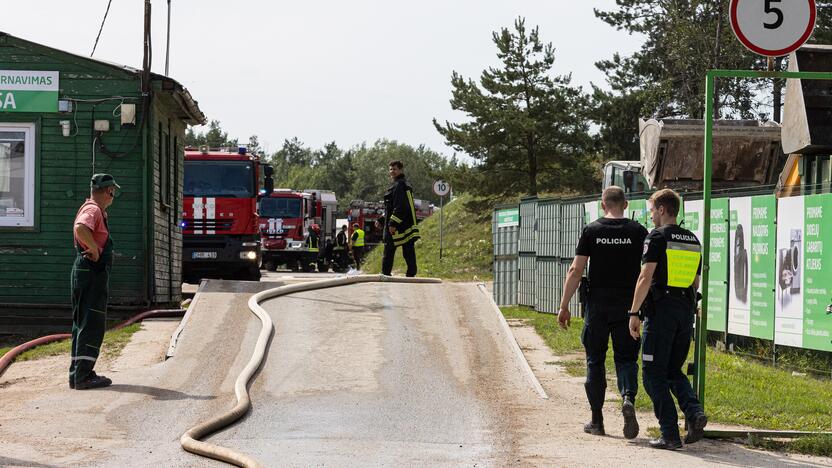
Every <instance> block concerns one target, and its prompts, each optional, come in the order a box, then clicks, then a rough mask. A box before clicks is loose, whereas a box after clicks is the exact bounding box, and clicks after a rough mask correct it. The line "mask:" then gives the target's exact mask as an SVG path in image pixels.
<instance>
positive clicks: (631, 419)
mask: <svg viewBox="0 0 832 468" xmlns="http://www.w3.org/2000/svg"><path fill="white" fill-rule="evenodd" d="M621 414H622V415H623V416H624V438H625V439H635V438H636V436H638V421H636V406H635V404H634V402H633V397H631V396H629V395H626V396H625V397H624V404H623V405H621Z"/></svg>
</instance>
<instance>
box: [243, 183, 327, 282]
mask: <svg viewBox="0 0 832 468" xmlns="http://www.w3.org/2000/svg"><path fill="white" fill-rule="evenodd" d="M337 205H338V201H337V199H336V197H335V193H334V192H331V191H328V190H314V189H313V190H304V191H302V192H298V191H294V190H290V189H277V190H275V191H273V192H272V193H271V195H268V196H263V197H261V198H260V206H259V209H258V212H259V213H260V234H261V239H262V246H263V266H264V267H265V268H266V269H267V270H270V271H275V270H276V269H277V268H278V266H280V265H286V267H287V268H290V269H291V270H292V271H298V270H303V271H307V272H308V271H314V269H315V266H317V268H318V271H327V270H328V269H329V264H328V261H327V260H326V257H325V254H326V246H327V241H329V242H334V241H335V216H336V214H337V208H338V206H337ZM313 224H317V225H318V226H319V227H320V228H321V232H320V240H319V246H318V248H319V251H318V252H317V253H316V252H310V251H309V249H308V248H307V246H306V237H307V234H308V228H309V226H312V225H313Z"/></svg>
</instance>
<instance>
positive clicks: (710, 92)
mask: <svg viewBox="0 0 832 468" xmlns="http://www.w3.org/2000/svg"><path fill="white" fill-rule="evenodd" d="M728 8H729V16H730V19H731V29H732V30H733V31H734V35H736V37H737V39H738V40H739V41H740V42H741V43H742V44H743V45H744V46H745V47H746V48H748V49H749V50H750V51H752V52H754V53H755V54H758V55H762V56H764V57H767V58H769V70H768V71H753V70H709V71H708V72H707V73H706V75H705V142H704V153H705V154H704V158H705V160H704V167H703V172H704V174H703V187H702V188H703V205H704V207H703V212H704V216H703V231H702V259H703V268H702V313H701V314H700V317H697V319H696V347H695V350H694V365H695V374H694V389H695V390H696V394H697V396H698V397H699V400H700V402H701V403H702V405H703V406H704V405H705V367H706V354H707V353H706V352H707V338H708V330H707V325H708V324H707V321H708V286H709V285H708V282H709V279H710V275H709V265H710V241H711V239H710V238H711V234H710V230H711V217H710V214H711V183H712V178H711V169H712V158H713V125H714V108H713V96H714V90H715V80H716V78H750V79H761V78H762V79H787V78H792V79H810V80H811V79H815V80H832V73H825V72H799V71H793V72H780V71H772V70H771V69H772V64H773V60H771V59H773V58H774V57H780V56H784V55H788V54H790V53H792V52H794V51H796V50H797V49H799V48H800V47H801V46H802V45H803V44H804V43H805V42H806V41H807V40H808V39H809V37H811V35H812V31H813V30H814V28H815V21H816V18H817V8H816V6H815V0H787V1H784V0H731V3H730V5H729V7H728Z"/></svg>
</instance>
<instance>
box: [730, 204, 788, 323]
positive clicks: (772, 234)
mask: <svg viewBox="0 0 832 468" xmlns="http://www.w3.org/2000/svg"><path fill="white" fill-rule="evenodd" d="M733 204H734V202H733V200H732V201H731V205H732V206H733ZM746 235H747V233H746ZM776 245H777V199H776V198H775V197H774V195H762V196H758V197H752V198H751V250H750V252H751V254H750V259H751V260H750V263H751V273H750V276H749V278H750V279H751V280H750V286H749V290H750V291H751V298H750V299H749V301H750V302H751V324H750V327H749V330H750V335H749V336H752V337H754V338H763V339H766V340H773V339H774V295H775V288H774V286H775V277H776V275H775V274H774V272H775V270H774V268H775V265H776V264H777V250H776Z"/></svg>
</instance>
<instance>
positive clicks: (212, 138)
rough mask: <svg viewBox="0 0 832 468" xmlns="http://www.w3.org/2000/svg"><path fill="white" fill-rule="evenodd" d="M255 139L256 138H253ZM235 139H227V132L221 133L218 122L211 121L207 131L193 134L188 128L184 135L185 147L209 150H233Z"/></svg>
mask: <svg viewBox="0 0 832 468" xmlns="http://www.w3.org/2000/svg"><path fill="white" fill-rule="evenodd" d="M254 138H255V139H256V137H254ZM237 141H238V140H237V139H236V138H234V139H231V138H229V137H228V132H225V131H223V129H222V126H221V125H220V121H219V120H212V121H211V123H209V124H208V131H206V132H205V133H203V132H199V133H197V132H194V130H193V129H192V128H188V131H187V132H186V133H185V146H191V147H194V148H198V147H200V146H206V145H207V146H208V147H209V148H235V147H237V144H238V143H237Z"/></svg>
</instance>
